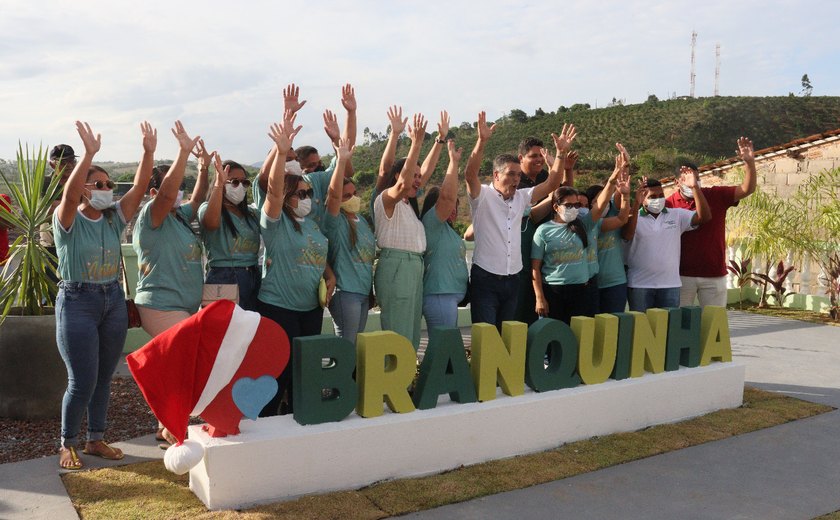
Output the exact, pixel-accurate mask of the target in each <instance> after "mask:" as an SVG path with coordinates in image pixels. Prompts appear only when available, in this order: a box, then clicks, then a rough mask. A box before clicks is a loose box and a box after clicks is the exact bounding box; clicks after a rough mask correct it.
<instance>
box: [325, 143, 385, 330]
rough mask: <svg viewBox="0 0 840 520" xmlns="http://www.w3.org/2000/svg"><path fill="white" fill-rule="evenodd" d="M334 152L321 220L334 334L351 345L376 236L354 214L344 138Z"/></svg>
mask: <svg viewBox="0 0 840 520" xmlns="http://www.w3.org/2000/svg"><path fill="white" fill-rule="evenodd" d="M336 156H337V162H336V166H335V170H334V171H333V174H332V178H331V179H330V185H329V189H328V190H327V211H326V212H325V213H324V217H323V218H322V220H321V224H322V229H323V231H324V234H325V235H326V236H327V238H328V239H329V253H328V259H329V265H330V266H331V267H332V269H333V271H334V272H335V277H336V290H335V294H334V295H333V297H332V298H331V299H330V315H331V316H332V319H333V327H334V328H335V333H336V335H337V336H341V337H342V338H345V339H346V340H348V341H350V342H351V343H352V344H353V345H355V344H356V334H358V333H359V332H363V331H364V330H365V325H366V324H367V315H368V309H369V308H370V290H371V287H372V286H373V258H374V255H375V254H376V240H375V239H374V236H373V231H371V229H370V226H369V225H368V223H367V222H366V221H365V219H364V218H362V217H360V216H359V215H358V213H359V208H360V206H361V199H360V198H359V197H358V196H357V195H356V185H355V184H353V181H352V180H350V179H348V178H346V177H345V176H344V172H345V171H346V170H347V168H348V167H349V165H350V161H351V159H352V156H353V152H352V151H351V149H350V146H349V143H348V141H346V140H344V139H341V140H340V141H339V145H338V148H337V149H336Z"/></svg>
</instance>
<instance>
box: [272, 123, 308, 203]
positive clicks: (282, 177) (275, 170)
mask: <svg viewBox="0 0 840 520" xmlns="http://www.w3.org/2000/svg"><path fill="white" fill-rule="evenodd" d="M294 123H295V115H294V113H292V112H291V111H287V112H286V114H285V115H284V120H283V123H282V124H277V123H274V124H273V125H271V131H270V132H269V134H268V136H269V137H270V138H271V140H272V141H274V147H275V149H276V157H277V159H275V160H274V162H273V163H272V164H271V170H270V171H269V174H268V190H266V194H265V205H264V206H263V211H264V212H265V214H266V215H268V216H269V217H270V218H273V219H277V218H280V213H281V212H282V211H283V198H284V196H285V187H284V186H285V184H284V183H285V181H286V164H285V163H284V162H283V161H280V160H279V158H280V157H286V153H287V152H288V151H289V149H290V148H291V147H292V143H293V142H294V139H295V136H296V135H297V134H298V132H300V129H301V128H302V127H301V126H298V127H297V128H294Z"/></svg>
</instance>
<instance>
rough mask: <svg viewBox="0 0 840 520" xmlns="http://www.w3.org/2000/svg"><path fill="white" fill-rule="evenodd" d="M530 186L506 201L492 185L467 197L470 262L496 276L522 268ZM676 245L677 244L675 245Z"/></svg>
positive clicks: (530, 192)
mask: <svg viewBox="0 0 840 520" xmlns="http://www.w3.org/2000/svg"><path fill="white" fill-rule="evenodd" d="M533 191H534V188H523V189H521V190H516V193H515V194H514V195H513V197H511V198H510V199H508V200H505V199H504V197H502V194H501V193H499V192H498V191H496V188H494V187H493V185H492V184H482V185H481V192H480V193H479V195H478V197H476V198H474V199H473V198H472V197H470V212H471V213H472V224H473V232H474V233H475V251H473V263H474V264H476V265H478V266H479V267H481V268H482V269H484V270H485V271H487V272H490V273H493V274H498V275H502V276H504V275H511V274H517V273H519V271H521V270H522V252H521V250H520V244H521V242H522V240H521V237H522V232H521V229H520V227H521V223H522V216H523V215H524V214H525V212H526V210H528V209H529V208H530V207H531V194H532V193H533ZM677 246H679V244H677Z"/></svg>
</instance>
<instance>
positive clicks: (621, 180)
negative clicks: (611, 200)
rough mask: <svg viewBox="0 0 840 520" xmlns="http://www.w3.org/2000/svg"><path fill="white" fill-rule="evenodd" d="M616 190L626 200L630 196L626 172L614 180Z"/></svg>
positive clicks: (628, 178)
mask: <svg viewBox="0 0 840 520" xmlns="http://www.w3.org/2000/svg"><path fill="white" fill-rule="evenodd" d="M616 189H617V190H618V192H619V193H621V196H622V197H624V198H627V197H629V196H630V173H629V172H627V171H623V172H621V173H620V174H619V175H618V179H617V180H616Z"/></svg>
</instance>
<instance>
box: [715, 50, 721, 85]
mask: <svg viewBox="0 0 840 520" xmlns="http://www.w3.org/2000/svg"><path fill="white" fill-rule="evenodd" d="M719 95H720V43H716V44H715V97H718V96H719Z"/></svg>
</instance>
